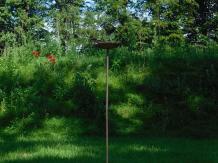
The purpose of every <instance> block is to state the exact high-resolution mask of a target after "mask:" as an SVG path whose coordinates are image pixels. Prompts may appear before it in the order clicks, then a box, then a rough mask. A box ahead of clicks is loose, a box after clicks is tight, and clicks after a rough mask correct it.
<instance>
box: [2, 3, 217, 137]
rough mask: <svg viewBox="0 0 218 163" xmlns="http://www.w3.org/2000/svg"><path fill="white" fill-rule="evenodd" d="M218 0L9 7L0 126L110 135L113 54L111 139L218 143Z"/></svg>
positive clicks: (5, 22) (4, 26)
mask: <svg viewBox="0 0 218 163" xmlns="http://www.w3.org/2000/svg"><path fill="white" fill-rule="evenodd" d="M217 5H218V4H217V3H216V0H178V1H177V0H175V1H173V0H146V1H144V0H138V1H135V0H128V1H127V0H119V1H113V0H101V1H98V0H93V1H91V0H74V1H70V0H31V1H30V0H26V1H20V0H2V1H1V2H0V54H1V56H0V79H1V80H0V123H1V127H5V126H10V125H14V124H18V123H20V124H22V125H21V126H22V127H20V128H21V130H23V129H24V130H25V129H26V128H27V129H30V128H34V127H39V126H40V121H41V120H42V119H44V118H46V117H50V116H64V117H74V118H75V117H77V118H79V119H81V120H82V121H83V122H84V123H85V124H86V127H87V130H86V134H96V135H97V134H98V135H101V134H103V133H104V132H103V131H104V122H105V120H104V113H105V110H104V108H105V102H104V101H105V100H104V99H105V70H104V55H103V53H104V52H103V51H100V50H98V49H95V48H93V47H92V43H91V42H90V40H96V39H101V40H112V41H120V42H121V43H122V46H121V47H120V48H118V49H117V50H114V51H111V53H110V68H111V69H110V86H109V87H110V88H109V89H110V132H111V134H112V135H125V134H138V135H177V136H198V137H202V136H203V137H206V136H216V135H217V133H218V128H217V127H216V126H217V124H218V120H217V116H218V110H217V108H218V101H217V99H218V96H217V92H218V84H217V80H218V75H217V73H218V47H217V30H218V29H217V24H218V22H217V20H218V19H217V16H218V15H217V7H218V6H217Z"/></svg>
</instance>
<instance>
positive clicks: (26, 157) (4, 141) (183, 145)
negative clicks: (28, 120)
mask: <svg viewBox="0 0 218 163" xmlns="http://www.w3.org/2000/svg"><path fill="white" fill-rule="evenodd" d="M70 122H71V123H70ZM76 124H77V126H75V125H76ZM79 125H80V122H79V121H77V120H69V119H65V118H51V119H47V120H46V121H45V122H43V123H42V127H41V128H40V129H34V130H32V131H30V132H28V133H25V134H22V132H18V131H16V129H15V128H7V129H2V130H1V134H0V162H15V163H16V162H30V163H31V162H37V163H38V162H45V163H49V162H71V163H77V162H78V163H98V162H99V163H103V162H105V139H104V138H103V137H94V136H85V135H84V134H81V133H82V131H81V130H80V127H81V126H80V127H79ZM81 135H83V136H81ZM110 162H111V163H147V162H148V163H159V162H160V163H171V162H172V163H180V162H181V163H189V162H190V163H199V162H202V163H213V162H214V163H216V162H218V140H215V139H213V140H206V139H198V140H197V139H185V138H145V137H134V136H132V137H111V138H110Z"/></svg>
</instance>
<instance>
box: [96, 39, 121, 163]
mask: <svg viewBox="0 0 218 163" xmlns="http://www.w3.org/2000/svg"><path fill="white" fill-rule="evenodd" d="M94 45H95V46H96V47H98V48H101V49H106V57H105V58H106V99H105V102H106V103H105V123H106V125H105V129H106V135H105V136H106V163H108V162H109V114H108V103H109V88H108V85H109V84H108V81H109V50H110V49H114V48H117V47H118V46H119V45H120V43H119V42H104V41H97V40H96V41H95V42H94Z"/></svg>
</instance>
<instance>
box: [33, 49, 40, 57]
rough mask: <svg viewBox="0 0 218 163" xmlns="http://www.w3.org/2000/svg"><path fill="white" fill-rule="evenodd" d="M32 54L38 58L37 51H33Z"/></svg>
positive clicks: (38, 53)
mask: <svg viewBox="0 0 218 163" xmlns="http://www.w3.org/2000/svg"><path fill="white" fill-rule="evenodd" d="M32 54H33V55H34V56H35V57H37V58H38V57H39V56H40V52H39V51H36V50H33V51H32Z"/></svg>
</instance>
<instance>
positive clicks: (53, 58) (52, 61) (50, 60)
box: [46, 54, 56, 64]
mask: <svg viewBox="0 0 218 163" xmlns="http://www.w3.org/2000/svg"><path fill="white" fill-rule="evenodd" d="M46 58H47V59H48V61H49V62H51V63H52V64H55V63H56V58H55V56H54V55H53V54H47V55H46Z"/></svg>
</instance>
